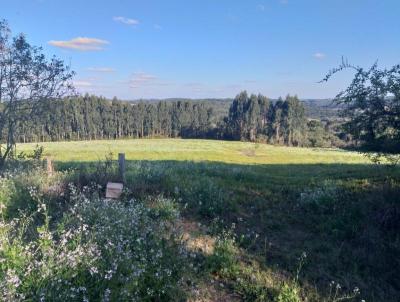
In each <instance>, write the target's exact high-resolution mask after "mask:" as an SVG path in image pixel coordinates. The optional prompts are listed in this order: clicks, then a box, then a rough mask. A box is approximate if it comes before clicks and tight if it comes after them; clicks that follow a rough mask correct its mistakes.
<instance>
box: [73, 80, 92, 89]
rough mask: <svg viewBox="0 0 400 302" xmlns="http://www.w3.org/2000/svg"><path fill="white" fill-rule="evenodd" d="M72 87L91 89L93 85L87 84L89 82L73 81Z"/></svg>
mask: <svg viewBox="0 0 400 302" xmlns="http://www.w3.org/2000/svg"><path fill="white" fill-rule="evenodd" d="M73 85H74V86H75V87H76V88H91V87H93V83H91V82H89V81H80V80H78V81H73Z"/></svg>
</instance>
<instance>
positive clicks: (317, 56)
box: [313, 52, 326, 60]
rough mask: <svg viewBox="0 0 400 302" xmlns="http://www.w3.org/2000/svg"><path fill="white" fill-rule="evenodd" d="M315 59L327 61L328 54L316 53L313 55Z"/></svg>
mask: <svg viewBox="0 0 400 302" xmlns="http://www.w3.org/2000/svg"><path fill="white" fill-rule="evenodd" d="M313 57H314V58H316V59H317V60H322V59H325V57H326V54H324V53H322V52H316V53H315V54H313Z"/></svg>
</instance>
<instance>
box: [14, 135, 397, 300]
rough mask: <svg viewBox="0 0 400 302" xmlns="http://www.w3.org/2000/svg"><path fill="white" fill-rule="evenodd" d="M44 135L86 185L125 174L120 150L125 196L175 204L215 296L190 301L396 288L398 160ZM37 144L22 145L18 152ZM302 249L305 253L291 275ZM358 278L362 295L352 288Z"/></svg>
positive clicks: (335, 295)
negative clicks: (385, 162)
mask: <svg viewBox="0 0 400 302" xmlns="http://www.w3.org/2000/svg"><path fill="white" fill-rule="evenodd" d="M41 145H42V146H44V148H45V156H51V157H52V158H53V159H54V160H55V162H56V166H57V169H58V170H69V169H70V168H73V171H76V173H75V174H74V176H72V180H73V181H74V182H75V183H77V184H78V185H82V186H83V185H88V184H90V183H92V182H93V181H94V182H96V183H100V184H101V185H104V184H105V182H107V181H108V180H118V176H117V173H116V165H115V162H107V161H105V158H106V156H107V154H109V153H110V152H111V153H113V158H114V159H116V157H117V153H120V152H124V153H125V154H126V159H127V183H126V187H127V188H128V189H129V192H130V193H129V196H133V197H134V198H136V199H138V200H147V199H148V198H149V196H153V197H155V196H164V197H167V198H171V199H173V200H175V201H176V202H177V203H178V205H179V208H180V211H181V213H182V217H183V222H182V225H183V228H184V231H185V232H186V233H187V236H188V238H190V240H191V242H192V245H194V246H195V247H196V248H197V252H198V253H199V255H201V258H200V260H198V262H197V265H199V267H200V271H201V272H202V273H196V275H197V277H195V278H194V281H193V280H192V281H193V282H195V283H194V284H196V286H197V287H196V291H197V293H198V295H200V296H204V297H206V298H208V299H209V300H193V301H236V300H246V301H279V302H281V301H282V302H285V301H286V302H292V301H293V302H297V301H329V302H331V301H332V302H333V301H339V300H338V299H339V298H343V300H348V301H360V300H361V298H364V299H366V300H367V301H398V298H399V297H400V277H399V274H398V271H399V270H400V263H399V262H398V255H399V253H400V244H399V242H400V238H399V233H398V228H399V227H400V225H399V218H400V216H399V215H400V207H399V204H400V190H399V187H400V181H399V179H400V172H399V169H395V168H390V167H386V166H377V165H373V164H370V163H369V162H368V160H367V158H366V157H364V156H362V155H361V154H358V153H356V152H349V151H343V150H336V149H335V150H334V149H306V148H288V147H276V146H270V145H264V144H253V143H244V142H225V141H211V140H181V139H152V140H118V141H89V142H60V143H42V144H41ZM34 147H35V144H22V145H18V146H17V151H18V152H20V151H24V152H30V151H31V150H33V149H34ZM221 234H223V236H222V235H221ZM226 234H229V236H227V235H226ZM218 238H219V239H218ZM221 238H222V239H221ZM210 246H213V248H214V253H212V252H210V251H209V247H210ZM210 253H211V254H210ZM303 253H306V254H307V259H306V260H305V263H304V266H303V267H302V268H301V270H300V272H298V273H296V271H297V268H298V267H299V263H300V262H301V261H300V260H299V257H300V258H301V255H302V254H303ZM221 255H222V256H221ZM201 259H202V260H201ZM299 261H300V262H299ZM332 281H334V282H335V283H332ZM218 284H221V286H219V285H218ZM332 284H334V285H332ZM336 284H340V285H341V288H340V289H338V288H337V287H336ZM332 286H333V287H334V288H332ZM355 287H358V288H360V289H361V295H357V296H356V297H355V298H351V297H353V296H354V295H353V289H354V288H355ZM332 290H333V292H332ZM336 291H337V292H336ZM346 297H347V298H346ZM345 298H346V299H345ZM341 301H342V300H341Z"/></svg>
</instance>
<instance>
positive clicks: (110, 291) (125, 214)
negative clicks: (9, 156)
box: [0, 186, 186, 301]
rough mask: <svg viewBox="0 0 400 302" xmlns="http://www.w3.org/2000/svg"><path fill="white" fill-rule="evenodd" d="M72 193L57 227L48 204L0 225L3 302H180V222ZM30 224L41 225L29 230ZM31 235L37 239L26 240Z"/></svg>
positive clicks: (139, 206)
mask: <svg viewBox="0 0 400 302" xmlns="http://www.w3.org/2000/svg"><path fill="white" fill-rule="evenodd" d="M88 191H90V190H88ZM70 192H71V193H70V202H71V208H70V209H69V210H68V211H67V212H66V213H65V215H64V217H63V218H62V219H61V221H52V218H51V217H50V216H49V210H48V205H47V203H46V200H41V199H36V200H37V202H38V211H37V212H36V213H34V214H32V215H31V216H28V217H27V219H21V218H19V219H13V220H11V221H8V222H7V221H5V220H4V219H3V220H2V222H1V224H0V297H1V300H2V301H22V300H33V301H90V300H91V301H127V300H129V301H155V300H156V301H171V300H180V299H182V298H183V297H184V294H183V293H182V291H181V290H180V283H181V280H182V273H183V271H184V270H185V259H186V254H185V250H184V249H183V248H182V247H181V245H180V241H179V238H180V234H179V232H178V230H177V229H176V228H175V227H174V223H175V220H176V218H177V215H158V216H157V219H153V218H152V215H151V213H152V212H153V213H154V210H152V209H149V208H147V207H146V206H145V205H144V204H143V203H141V202H139V201H136V200H129V201H126V202H118V201H109V200H104V199H101V198H99V197H98V196H96V195H89V196H87V195H85V194H83V193H81V192H80V191H79V190H77V189H76V188H75V187H74V186H71V187H70ZM34 196H36V195H34ZM156 202H157V200H156ZM171 203H172V202H171V201H167V200H165V199H162V198H161V200H160V204H161V205H160V206H159V207H160V208H161V209H165V208H167V209H171V208H173V207H172V205H171ZM166 205H167V206H166ZM166 212H167V211H165V210H164V211H163V213H166ZM35 216H40V217H41V219H39V221H43V223H40V224H39V225H37V226H36V225H34V224H33V221H34V219H33V218H35ZM28 229H29V232H32V231H34V232H35V233H36V235H35V236H29V240H27V239H28V237H26V236H25V235H26V234H27V233H28Z"/></svg>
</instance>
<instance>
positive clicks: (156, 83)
mask: <svg viewBox="0 0 400 302" xmlns="http://www.w3.org/2000/svg"><path fill="white" fill-rule="evenodd" d="M128 84H129V87H130V88H134V89H139V88H145V87H164V86H171V85H174V83H171V82H167V81H164V80H162V79H160V78H158V77H157V76H155V75H152V74H148V73H145V72H142V71H140V72H135V73H133V76H132V78H131V79H130V80H129V81H128Z"/></svg>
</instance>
